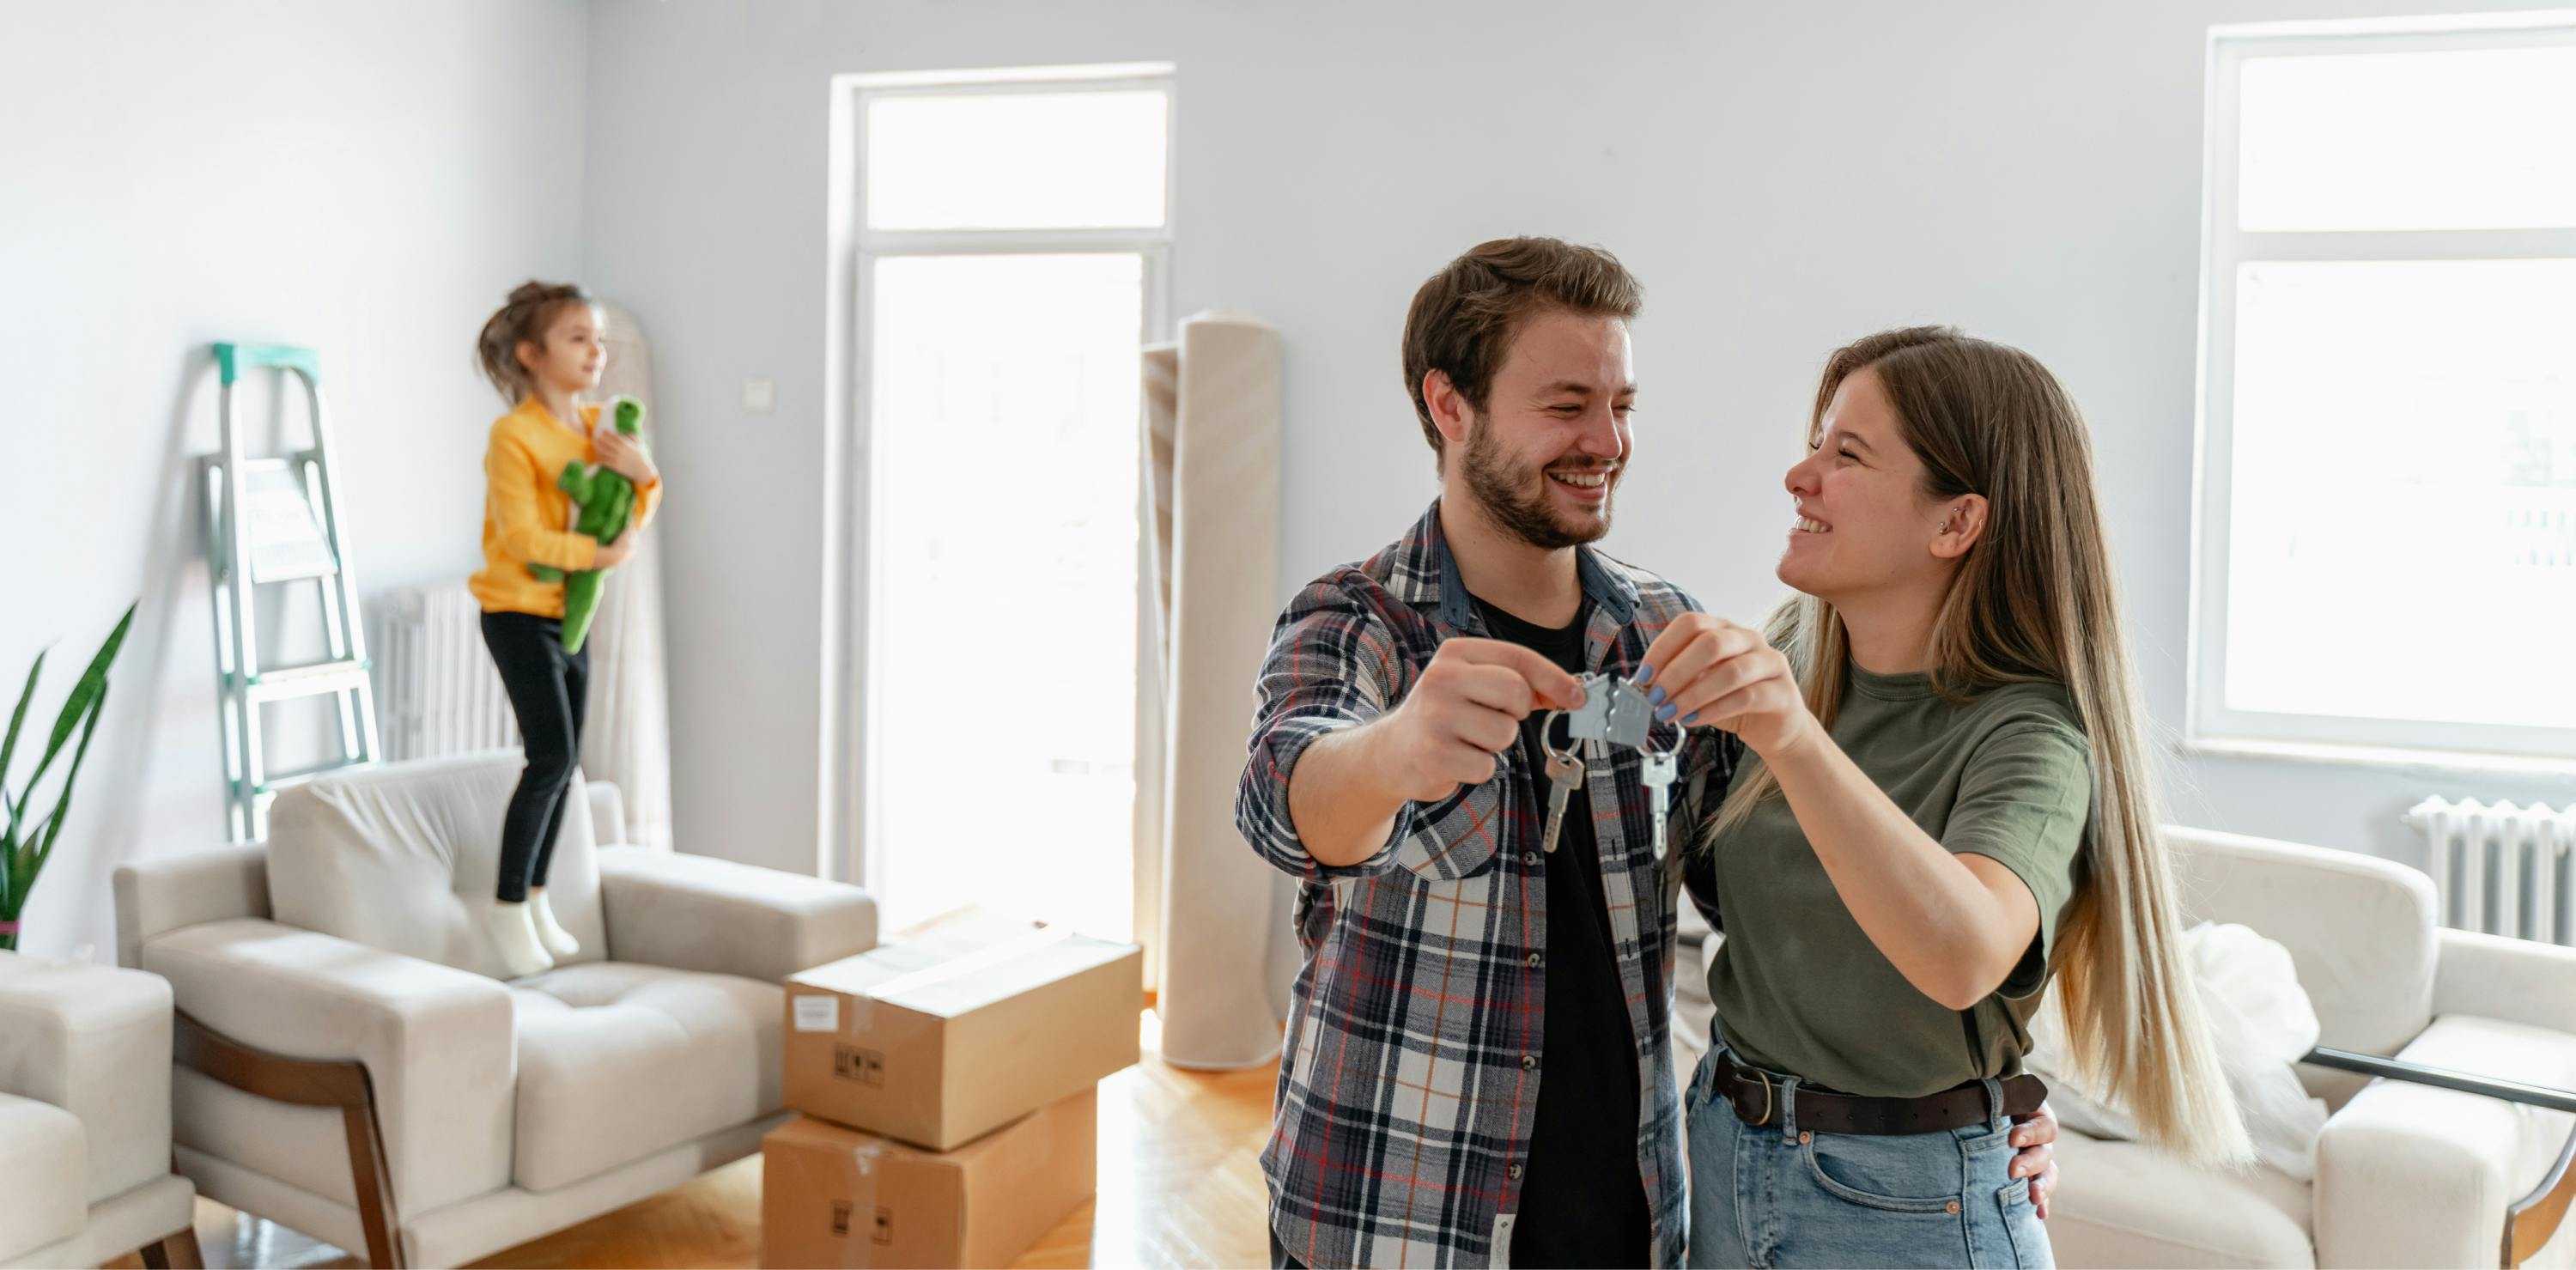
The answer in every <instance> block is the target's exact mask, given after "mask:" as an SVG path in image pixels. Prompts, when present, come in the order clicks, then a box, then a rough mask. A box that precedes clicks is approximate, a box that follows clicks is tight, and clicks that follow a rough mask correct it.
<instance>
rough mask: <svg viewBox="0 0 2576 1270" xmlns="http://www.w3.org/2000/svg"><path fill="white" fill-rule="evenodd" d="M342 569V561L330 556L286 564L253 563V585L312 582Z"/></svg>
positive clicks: (301, 559) (303, 559) (309, 558)
mask: <svg viewBox="0 0 2576 1270" xmlns="http://www.w3.org/2000/svg"><path fill="white" fill-rule="evenodd" d="M339 571H340V562H339V561H337V560H334V559H330V558H328V557H323V558H319V559H316V558H313V557H304V558H300V559H297V560H294V561H291V562H289V563H286V564H262V563H259V562H258V561H253V562H252V564H251V579H250V581H251V585H253V586H270V585H274V584H276V583H279V582H310V581H312V580H313V579H315V578H327V577H330V576H332V575H333V574H336V573H338V572H339Z"/></svg>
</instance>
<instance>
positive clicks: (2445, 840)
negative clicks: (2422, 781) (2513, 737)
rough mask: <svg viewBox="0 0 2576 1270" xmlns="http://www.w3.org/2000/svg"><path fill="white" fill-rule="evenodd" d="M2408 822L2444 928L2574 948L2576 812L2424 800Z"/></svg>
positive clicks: (2471, 801) (2470, 801)
mask: <svg viewBox="0 0 2576 1270" xmlns="http://www.w3.org/2000/svg"><path fill="white" fill-rule="evenodd" d="M2406 823H2407V824H2410V825H2413V826H2414V827H2415V828H2416V829H2417V830H2418V831H2420V832H2422V833H2423V835H2424V839H2425V842H2426V844H2427V846H2428V847H2429V848H2430V853H2429V855H2428V856H2427V857H2426V864H2425V872H2427V873H2430V874H2432V875H2433V886H2434V889H2436V890H2438V891H2439V892H2440V893H2441V896H2442V922H2443V924H2444V925H2446V926H2453V927H2457V928H2459V929H2461V930H2475V931H2484V932H2486V933H2488V934H2490V935H2511V936H2514V937H2516V938H2519V939H2536V940H2539V941H2540V942H2542V943H2545V944H2567V945H2571V946H2576V807H2570V808H2569V809H2568V810H2566V811H2552V810H2550V809H2549V808H2547V807H2544V806H2542V805H2541V804H2539V803H2533V804H2532V805H2530V806H2528V807H2516V806H2514V805H2513V804H2512V803H2482V802H2479V801H2477V800H2476V799H2474V798H2472V799H2467V800H2464V801H2454V800H2451V799H2448V798H2427V799H2425V800H2424V801H2422V802H2420V803H2417V804H2415V807H2414V809H2413V810H2411V811H2409V812H2407V813H2406Z"/></svg>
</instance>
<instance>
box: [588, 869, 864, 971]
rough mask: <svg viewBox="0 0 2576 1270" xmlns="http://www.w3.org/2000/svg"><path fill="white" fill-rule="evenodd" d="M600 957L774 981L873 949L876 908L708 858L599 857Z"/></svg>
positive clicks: (793, 877)
mask: <svg viewBox="0 0 2576 1270" xmlns="http://www.w3.org/2000/svg"><path fill="white" fill-rule="evenodd" d="M599 903H600V909H601V911H602V912H603V913H604V914H605V915H606V917H607V921H608V955H609V956H610V957H611V958H614V959H615V960H618V961H636V962H643V963H646V964H648V965H655V966H668V967H671V968H672V969H675V970H700V971H706V972H709V973H713V974H728V975H740V976H742V977H743V978H745V979H757V980H759V981H760V982H762V983H777V982H779V981H780V980H783V979H785V978H786V977H787V976H789V975H792V974H794V973H796V972H797V971H799V970H804V969H807V968H808V967H812V966H819V965H822V964H823V963H824V962H827V961H838V960H840V959H841V958H843V957H847V956H850V955H851V954H853V953H862V952H866V951H867V950H869V949H871V948H874V947H876V946H877V902H876V901H875V900H874V899H873V898H870V897H869V895H868V893H867V892H866V891H864V890H862V889H860V888H858V887H855V886H851V885H849V884H848V883H845V882H827V881H824V880H823V879H821V878H809V877H802V876H799V875H797V874H793V873H782V872H780V871H778V870H776V869H763V868H758V867H755V866H752V865H748V864H738V863H735V862H734V861H731V860H718V859H715V858H714V857H712V856H700V855H685V854H681V853H678V852H670V851H652V850H647V849H645V848H642V847H610V848H607V849H605V850H602V851H601V852H599Z"/></svg>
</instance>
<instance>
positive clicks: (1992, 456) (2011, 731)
mask: <svg viewBox="0 0 2576 1270" xmlns="http://www.w3.org/2000/svg"><path fill="white" fill-rule="evenodd" d="M1808 449H1809V451H1810V453H1809V454H1808V456H1807V458H1806V459H1805V461H1803V462H1801V463H1799V464H1798V465H1797V466H1796V467H1793V468H1791V469H1789V474H1788V479H1787V482H1786V484H1787V486H1788V490H1789V494H1790V496H1791V497H1792V498H1793V499H1794V500H1795V502H1796V510H1797V524H1796V528H1795V529H1793V530H1792V531H1791V533H1790V535H1789V544H1788V549H1787V551H1786V553H1785V554H1784V555H1783V556H1782V557H1781V559H1780V565H1779V577H1780V580H1781V581H1783V582H1786V583H1788V584H1789V585H1790V586H1791V587H1793V588H1795V589H1797V590H1798V591H1800V592H1802V593H1803V596H1802V597H1801V598H1796V599H1793V600H1792V601H1791V602H1790V603H1789V604H1788V605H1786V606H1784V607H1783V608H1782V609H1781V610H1780V612H1779V614H1778V615H1776V616H1775V617H1774V619H1773V621H1772V624H1771V629H1770V631H1769V633H1768V635H1767V636H1766V635H1765V634H1764V633H1760V632H1756V631H1753V630H1750V629H1747V628H1744V627H1739V626H1735V625H1733V624H1731V623H1728V622H1725V621H1722V620H1719V619H1716V618H1711V617H1707V616H1705V615H1702V614H1691V615H1689V617H1688V618H1687V619H1685V620H1684V621H1681V622H1676V623H1675V624H1674V625H1673V626H1672V627H1670V628H1668V629H1667V630H1666V631H1665V632H1664V633H1663V634H1662V635H1661V636H1660V637H1659V638H1658V639H1657V640H1656V642H1655V643H1654V645H1653V646H1652V647H1650V648H1649V649H1648V650H1647V652H1646V657H1645V661H1646V667H1645V669H1644V670H1643V671H1641V672H1640V677H1641V679H1642V680H1643V681H1644V682H1647V683H1649V684H1651V685H1653V687H1654V689H1655V691H1654V692H1653V693H1652V694H1651V695H1652V696H1653V697H1654V698H1655V700H1656V703H1657V705H1658V706H1659V707H1661V709H1663V710H1664V711H1666V712H1667V713H1666V715H1665V716H1664V717H1668V718H1670V717H1679V718H1680V719H1681V721H1682V722H1683V723H1685V724H1686V725H1687V724H1706V725H1710V726H1714V727H1719V728H1723V729H1726V730H1728V731H1731V732H1733V733H1735V734H1736V735H1737V736H1738V737H1739V738H1741V739H1742V741H1743V742H1744V744H1745V745H1746V746H1747V747H1748V748H1749V749H1750V750H1751V751H1752V758H1753V760H1754V761H1750V762H1747V763H1745V764H1743V765H1742V766H1740V767H1739V768H1738V769H1737V772H1736V775H1735V777H1734V779H1733V782H1732V784H1731V785H1730V787H1729V789H1728V793H1727V797H1726V800H1725V801H1724V802H1723V803H1722V804H1721V805H1720V807H1719V809H1718V811H1717V813H1716V815H1715V816H1714V817H1713V818H1712V819H1711V821H1710V823H1709V825H1708V826H1707V827H1706V829H1705V832H1704V835H1703V841H1702V843H1701V845H1700V847H1699V849H1697V850H1695V851H1693V853H1692V855H1691V857H1690V859H1689V860H1688V862H1687V868H1686V870H1685V876H1686V880H1687V882H1688V885H1689V887H1690V890H1691V892H1692V895H1693V897H1694V898H1695V899H1696V900H1697V901H1698V902H1699V904H1700V905H1701V907H1702V908H1703V910H1704V911H1706V912H1708V914H1709V916H1710V920H1711V921H1712V922H1717V921H1718V920H1719V919H1720V916H1721V915H1722V916H1723V929H1724V930H1725V932H1726V935H1727V938H1726V940H1725V943H1724V944H1723V945H1722V947H1721V948H1720V949H1719V950H1718V952H1717V953H1716V955H1715V960H1714V962H1713V963H1712V964H1711V967H1710V970H1709V992H1710V995H1711V997H1712V998H1713V999H1714V1000H1715V1001H1716V1003H1717V1026H1716V1033H1717V1034H1716V1036H1715V1037H1714V1038H1713V1040H1714V1042H1715V1043H1714V1044H1713V1046H1712V1048H1711V1051H1710V1053H1709V1055H1708V1057H1707V1059H1706V1060H1705V1061H1704V1062H1702V1064H1701V1066H1700V1070H1699V1073H1698V1074H1697V1075H1696V1076H1695V1077H1694V1078H1693V1080H1692V1083H1691V1087H1690V1089H1689V1090H1688V1091H1687V1093H1686V1096H1685V1098H1684V1106H1685V1108H1686V1111H1687V1114H1688V1116H1689V1141H1690V1161H1691V1172H1692V1178H1691V1181H1692V1185H1691V1236H1690V1264H1692V1265H1694V1266H1720V1265H1724V1266H1746V1265H1752V1266H1811V1265H1838V1266H1874V1265H1922V1266H1940V1265H1960V1266H1969V1265H1973V1266H1996V1265H2000V1266H2013V1265H2019V1266H2037V1265H2047V1264H2050V1262H2051V1257H2050V1252H2049V1247H2048V1237H2047V1235H2046V1233H2045V1232H2044V1230H2043V1229H2042V1227H2041V1224H2040V1221H2039V1214H2038V1213H2037V1212H2036V1211H2035V1210H2034V1206H2033V1202H2032V1194H2031V1181H2030V1179H2029V1178H2027V1177H2024V1176H2019V1175H2018V1173H2017V1171H2016V1170H2014V1169H2012V1168H2011V1166H2010V1161H2011V1159H2012V1156H2013V1152H2012V1151H2011V1150H2010V1149H2008V1141H2009V1139H2008V1138H2007V1136H2006V1134H2007V1132H2008V1128H2009V1123H2010V1122H2009V1117H2010V1116H2012V1115H2014V1114H2016V1113H2020V1112H2025V1111H2028V1110H2030V1109H2031V1108H2032V1107H2035V1106H2036V1105H2038V1102H2039V1100H2040V1098H2041V1097H2042V1096H2044V1095H2045V1093H2046V1090H2045V1089H2044V1088H2042V1087H2041V1086H2040V1083H2039V1081H2038V1080H2037V1079H2036V1078H2035V1077H2031V1076H2028V1075H2025V1074H2023V1072H2022V1058H2023V1055H2024V1053H2025V1052H2026V1051H2027V1050H2028V1049H2029V1047H2030V1034H2029V1031H2028V1028H2027V1023H2028V1021H2029V1019H2030V1016H2031V1013H2032V1011H2033V1010H2034V1009H2036V1008H2037V1005H2038V1003H2039V1000H2040V993H2041V990H2042V989H2043V988H2044V987H2045V986H2046V985H2047V983H2048V982H2049V980H2050V978H2051V976H2052V974H2055V975H2059V976H2061V977H2062V981H2061V982H2060V983H2059V985H2058V997H2059V1002H2060V1005H2061V1007H2062V1008H2063V1010H2064V1012H2065V1017H2066V1022H2067V1025H2068V1033H2069V1035H2070V1036H2071V1037H2073V1038H2075V1048H2077V1050H2078V1051H2079V1052H2078V1054H2077V1055H2076V1056H2075V1057H2076V1059H2077V1060H2078V1062H2079V1064H2080V1065H2081V1067H2082V1068H2083V1069H2084V1070H2085V1072H2086V1074H2087V1075H2088V1076H2090V1077H2092V1079H2093V1083H2094V1084H2095V1087H2097V1088H2110V1089H2117V1090H2119V1091H2121V1092H2123V1093H2124V1094H2125V1095H2127V1097H2128V1100H2129V1105H2130V1106H2131V1107H2132V1108H2133V1109H2134V1110H2135V1111H2136V1113H2137V1118H2138V1122H2139V1124H2140V1126H2141V1127H2142V1129H2143V1130H2144V1133H2145V1136H2146V1137H2147V1139H2148V1140H2149V1141H2151V1142H2154V1143H2157V1144H2160V1145H2162V1146H2164V1147H2166V1148H2169V1149H2174V1150H2178V1151H2181V1152H2183V1153H2185V1154H2187V1155H2190V1156H2193V1157H2195V1158H2198V1159H2201V1160H2204V1161H2228V1160H2240V1159H2244V1158H2246V1157H2247V1155H2248V1153H2249V1147H2248V1144H2247V1141H2246V1138H2245V1132H2244V1129H2243V1128H2242V1126H2241V1125H2240V1123H2239V1122H2238V1119H2237V1115H2236V1111H2235V1105H2234V1102H2233V1100H2232V1099H2231V1098H2230V1096H2229V1094H2228V1089H2227V1084H2226V1082H2225V1080H2224V1078H2223V1077H2222V1076H2221V1074H2220V1071H2219V1068H2218V1065H2217V1063H2216V1061H2215V1059H2214V1057H2213V1056H2212V1054H2211V1051H2210V1047H2209V1042H2208V1039H2207V1037H2206V1035H2205V1034H2204V1032H2203V1030H2202V1027H2201V1023H2200V1017H2199V1012H2198V1010H2197V1008H2196V1004H2195V1000H2194V997H2193V995H2192V988H2191V984H2190V980H2189V978H2188V976H2187V974H2186V971H2185V967H2184V964H2183V962H2182V961H2181V959H2180V957H2179V956H2178V953H2177V949H2176V947H2175V937H2176V919H2175V912H2174V903H2173V897H2172V894H2171V884H2170V882H2169V881H2168V874H2169V867H2168V865H2167V862H2166V855H2165V850H2164V847H2163V845H2162V843H2161V842H2160V841H2159V840H2158V839H2157V836H2156V817H2155V812H2154V810H2153V806H2152V801H2153V800H2152V798H2151V793H2152V791H2151V790H2150V788H2149V785H2148V779H2147V773H2146V770H2145V755H2144V751H2143V748H2142V743H2141V741H2140V739H2139V735H2138V728H2137V715H2138V709H2137V705H2136V700H2135V696H2134V693H2133V690H2132V688H2131V684H2130V678H2129V664H2128V655H2127V653H2126V651H2125V650H2124V648H2123V647H2122V640H2121V636H2120V620H2119V615H2118V612H2117V610H2116V606H2115V605H2114V603H2113V588H2112V583H2111V574H2110V557H2109V552H2108V551H2107V549H2106V548H2105V545H2104V541H2103V533H2102V521H2101V515H2100V512H2099V511H2098V509H2097V507H2096V502H2095V496H2094V484H2093V472H2092V459H2091V456H2090V453H2089V448H2088V443H2087V440H2086V437H2085V432H2084V425H2083V422H2082V420H2081V419H2080V418H2079V417H2078V415H2077V413H2076V410H2075V407H2074V404H2073V403H2072V402H2071V401H2069V400H2068V398H2067V396H2066V394H2065V392H2064V391H2063V390H2062V389H2061V388H2060V387H2059V386H2058V384H2057V381H2056V380H2055V379H2053V378H2052V377H2051V376H2050V375H2049V373H2048V371H2047V370H2046V369H2044V368H2043V367H2041V366H2040V365H2039V363H2038V362H2037V361H2035V360H2033V359H2032V358H2031V357H2030V356H2029V355H2027V354H2025V353H2022V352H2019V351H2017V350H2014V349H2010V348H2005V347H2003V346H2001V345H1997V344H1990V343H1986V342H1984V341H1980V340H1971V339H1967V338H1964V337H1962V336H1961V335H1959V334H1958V333H1957V332H1956V331H1952V330H1949V329H1947V328H1938V327H1918V328H1914V329H1910V330H1900V331H1889V332H1886V333H1884V334H1880V335H1875V336H1871V337H1870V338H1868V339H1865V340H1862V341H1860V342H1859V343H1857V344H1853V345H1851V346H1850V347H1848V348H1845V349H1843V350H1841V351H1839V352H1837V353H1835V354H1834V356H1833V358H1832V359H1831V361H1830V362H1829V363H1828V364H1827V366H1826V369H1825V376H1824V383H1823V385H1822V386H1821V387H1820V388H1819V389H1818V390H1817V394H1816V407H1815V414H1814V416H1813V418H1812V421H1811V423H1810V427H1809V432H1808ZM1775 649H1776V651H1775Z"/></svg>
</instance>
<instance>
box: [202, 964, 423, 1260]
mask: <svg viewBox="0 0 2576 1270" xmlns="http://www.w3.org/2000/svg"><path fill="white" fill-rule="evenodd" d="M175 1014H176V1024H177V1026H176V1027H175V1029H174V1034H173V1038H172V1051H173V1058H174V1059H175V1061H176V1062H177V1063H178V1065H179V1066H181V1067H186V1068H189V1069H191V1070H194V1071H198V1072H202V1073H204V1074H205V1075H207V1076H210V1077H213V1078H214V1079H215V1080H217V1081H220V1082H222V1083H223V1084H226V1085H230V1086H232V1087H233V1088H235V1089H239V1090H242V1091H243V1092H245V1093H250V1094H256V1095H258V1096H259V1097H262V1098H270V1099H274V1100H276V1101H279V1102H289V1103H295V1104H298V1105H300V1106H306V1107H332V1108H336V1109H337V1110H338V1111H339V1112H340V1119H341V1126H342V1129H343V1131H344V1136H345V1137H346V1139H347V1141H348V1144H349V1176H350V1181H351V1183H352V1185H353V1187H354V1189H355V1190H356V1191H357V1193H358V1220H359V1224H360V1226H361V1228H363V1229H364V1230H365V1231H366V1233H367V1264H369V1265H372V1266H377V1267H382V1268H383V1270H401V1267H402V1265H403V1255H402V1233H401V1232H402V1221H401V1218H400V1217H399V1215H398V1213H397V1211H396V1208H395V1205H394V1186H393V1181H394V1177H393V1168H392V1166H391V1164H390V1163H389V1160H388V1157H387V1156H386V1154H385V1132H384V1125H383V1124H382V1123H381V1122H380V1121H379V1120H378V1119H377V1118H376V1086H375V1081H374V1079H373V1077H371V1076H370V1075H369V1074H368V1072H367V1065H366V1064H364V1063H361V1062H357V1061H354V1060H346V1059H343V1060H336V1061H334V1060H327V1059H310V1058H292V1057H289V1056H287V1055H284V1054H276V1053H271V1052H269V1051H267V1050H263V1049H260V1048H258V1047H257V1046H253V1045H247V1044H244V1043H242V1042H241V1041H237V1040H234V1039H233V1038H231V1037H229V1036H226V1035H224V1034H223V1033H221V1032H218V1031H216V1030H214V1029H213V1028H210V1027H207V1026H206V1025H205V1024H203V1023H200V1022H198V1021H197V1020H196V1019H194V1018H192V1017H190V1016H189V1014H188V1012H187V1011H185V1010H179V1011H176V1012H175ZM188 1246H189V1249H190V1255H191V1256H192V1257H193V1256H194V1255H195V1248H196V1236H195V1234H194V1233H193V1232H191V1233H190V1235H189V1239H188ZM155 1270H158V1263H155Z"/></svg>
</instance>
